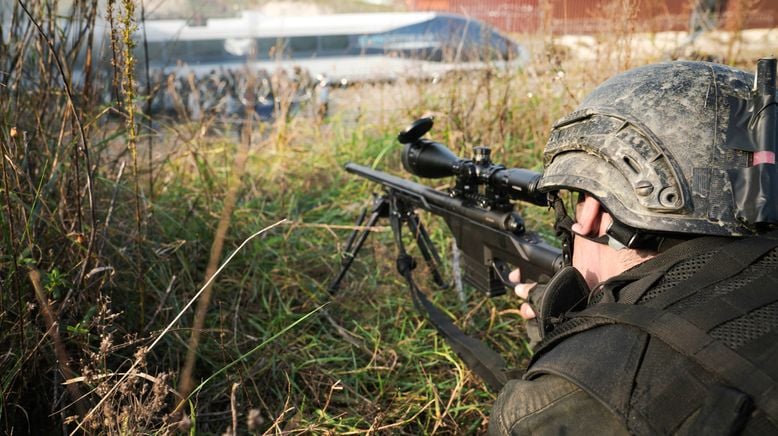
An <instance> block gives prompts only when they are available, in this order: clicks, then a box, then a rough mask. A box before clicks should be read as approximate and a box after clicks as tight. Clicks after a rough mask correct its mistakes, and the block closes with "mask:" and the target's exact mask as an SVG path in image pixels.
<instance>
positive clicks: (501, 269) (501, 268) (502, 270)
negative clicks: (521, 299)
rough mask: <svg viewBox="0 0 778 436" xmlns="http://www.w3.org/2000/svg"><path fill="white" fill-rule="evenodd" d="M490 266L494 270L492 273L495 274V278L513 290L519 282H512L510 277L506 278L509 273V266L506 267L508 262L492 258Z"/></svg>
mask: <svg viewBox="0 0 778 436" xmlns="http://www.w3.org/2000/svg"><path fill="white" fill-rule="evenodd" d="M490 266H491V267H492V270H494V273H495V274H496V275H497V278H498V279H500V281H501V282H502V284H503V285H505V286H506V287H508V288H510V289H511V290H513V289H514V288H515V287H516V286H517V285H518V284H519V283H520V282H512V281H510V279H508V275H509V274H510V268H509V267H508V264H507V263H505V262H503V261H501V260H494V259H492V263H491V265H490Z"/></svg>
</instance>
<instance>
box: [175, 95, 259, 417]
mask: <svg viewBox="0 0 778 436" xmlns="http://www.w3.org/2000/svg"><path fill="white" fill-rule="evenodd" d="M251 88H252V86H251V82H250V86H249V89H251ZM253 118H254V117H253V114H249V115H248V116H247V117H246V119H245V121H244V123H243V126H242V128H241V142H240V145H239V146H238V152H237V154H236V155H235V161H234V163H233V166H232V174H231V177H230V181H229V184H228V186H229V189H228V191H227V195H226V197H225V199H224V206H223V209H222V213H221V217H220V218H219V224H218V225H217V227H216V233H215V234H214V239H213V243H212V245H211V252H210V257H209V259H208V266H207V268H206V270H205V280H206V281H207V282H209V283H210V279H211V277H212V276H213V275H214V274H215V272H216V268H217V266H218V265H219V260H220V259H221V255H222V251H223V249H224V240H225V238H226V237H227V231H228V230H229V227H230V222H231V221H232V213H233V210H234V209H235V203H236V201H237V197H238V191H239V190H240V188H241V186H242V184H241V178H242V177H243V172H244V170H245V168H246V160H247V159H248V155H249V150H250V149H251V141H252V130H253ZM212 289H213V288H212V287H211V285H207V286H205V290H204V292H203V295H202V298H200V301H198V303H197V311H196V313H195V318H194V323H193V325H192V335H191V336H190V338H189V345H188V349H187V354H186V360H185V361H184V368H183V370H182V372H181V383H180V385H179V391H180V392H181V393H182V394H183V395H184V396H185V397H188V396H189V394H190V393H191V392H192V389H193V388H194V379H193V374H194V369H195V360H196V358H197V348H198V346H199V345H200V335H201V333H202V330H203V327H204V326H205V317H206V316H207V314H208V309H209V306H210V302H211V293H212ZM183 405H184V402H181V403H180V404H179V405H178V406H177V407H176V409H180V408H181V407H182V406H183Z"/></svg>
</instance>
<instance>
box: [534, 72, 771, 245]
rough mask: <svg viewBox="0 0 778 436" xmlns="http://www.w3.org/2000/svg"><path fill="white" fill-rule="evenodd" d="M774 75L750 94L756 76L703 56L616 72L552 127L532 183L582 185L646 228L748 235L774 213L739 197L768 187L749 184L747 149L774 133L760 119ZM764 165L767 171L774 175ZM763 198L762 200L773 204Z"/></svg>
mask: <svg viewBox="0 0 778 436" xmlns="http://www.w3.org/2000/svg"><path fill="white" fill-rule="evenodd" d="M760 62H762V61H761V60H760ZM772 62H773V64H772V65H773V71H774V68H775V67H774V65H775V60H774V59H772ZM760 65H761V64H760ZM760 68H761V67H760ZM760 71H761V70H760ZM760 77H761V76H760ZM772 77H773V78H772V88H771V91H767V94H769V95H768V96H767V97H765V98H761V97H759V96H757V93H756V91H752V87H753V86H754V75H752V74H748V73H746V72H744V71H741V70H737V69H734V68H730V67H727V66H723V65H718V64H713V63H707V62H672V63H663V64H655V65H649V66H645V67H640V68H636V69H633V70H630V71H627V72H625V73H622V74H619V75H617V76H614V77H613V78H611V79H609V80H607V81H606V82H604V83H602V84H601V85H600V86H599V87H597V88H596V89H595V90H594V91H593V92H592V93H591V94H590V95H589V96H587V97H586V98H585V100H584V101H583V103H581V105H580V106H579V107H578V108H577V109H576V110H575V111H574V112H573V113H571V114H570V115H568V116H566V117H564V118H563V119H561V120H559V121H558V122H557V123H556V124H555V125H554V127H553V130H552V132H551V136H550V138H549V140H548V143H547V145H546V148H545V151H544V166H545V170H544V174H543V177H542V179H541V180H540V182H539V185H538V187H539V188H540V189H541V190H543V191H557V190H560V189H569V190H575V191H585V192H587V193H589V194H591V195H593V196H594V197H595V198H597V199H598V200H599V201H600V203H601V204H602V205H603V207H604V208H605V209H606V210H607V211H608V212H610V214H611V215H612V216H613V218H614V220H616V221H617V222H620V223H622V224H624V225H626V226H629V227H632V228H634V229H639V230H641V231H643V232H650V233H655V234H665V233H671V234H676V235H677V234H687V235H688V234H708V235H742V234H749V233H753V231H754V230H755V229H756V228H757V227H756V224H761V223H764V222H765V220H767V221H770V220H775V218H776V216H775V215H776V214H778V213H776V212H775V211H772V212H771V210H774V209H775V208H776V206H774V205H771V204H767V205H766V206H765V205H762V206H764V207H763V208H762V209H764V208H765V207H766V208H767V209H771V210H768V211H767V212H765V211H764V210H761V211H756V214H757V215H758V216H754V213H755V212H754V210H753V208H751V210H749V206H748V204H750V203H749V201H750V200H749V199H745V200H744V198H743V197H747V196H748V195H754V194H753V191H754V189H756V190H757V191H758V190H759V189H762V191H769V189H770V188H769V186H761V185H760V186H756V188H755V184H758V183H757V182H754V180H753V178H754V176H753V175H751V174H750V173H748V172H749V171H751V172H753V171H752V168H751V167H753V166H754V163H755V161H754V158H753V156H754V155H755V154H754V152H755V151H757V149H758V148H759V147H762V148H764V144H762V145H761V146H760V144H758V142H759V140H758V138H757V139H755V138H756V137H758V136H759V135H758V134H755V133H754V132H756V133H759V131H760V129H761V131H764V130H767V131H768V133H769V132H773V133H772V135H773V138H774V137H775V131H776V129H775V126H776V120H775V117H773V118H772V121H770V119H767V120H766V121H765V117H764V116H763V115H764V114H762V112H764V111H763V110H761V109H764V108H765V107H772V109H771V110H773V111H775V87H774V84H775V78H774V73H773V76H772ZM767 94H764V93H763V96H764V95H767ZM760 98H761V99H760ZM770 102H772V103H770ZM765 105H766V106H765ZM755 125H756V126H755ZM760 126H761V127H760ZM755 129H756V130H755ZM763 133H764V132H763ZM762 136H770V135H769V134H768V135H762ZM762 142H764V141H762ZM768 145H769V144H768ZM774 146H775V144H772V147H774ZM772 150H774V149H772ZM771 167H772V168H768V169H767V170H766V171H767V172H768V173H774V172H775V165H771ZM744 172H745V173H748V174H745V175H744V174H743V173H744ZM768 178H769V175H768ZM776 181H778V178H776V177H772V182H771V183H772V184H775V182H776ZM744 185H746V186H745V187H744ZM766 185H770V183H767V184H766ZM762 194H764V192H762ZM767 194H769V195H768V197H769V198H770V199H772V200H771V201H769V203H773V204H774V203H778V201H775V198H774V197H772V194H771V193H770V192H767ZM756 195H757V196H758V195H759V193H758V192H757V194H756ZM757 203H759V201H757ZM759 213H761V215H759ZM625 245H626V244H625Z"/></svg>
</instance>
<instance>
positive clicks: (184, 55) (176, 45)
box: [162, 41, 190, 65]
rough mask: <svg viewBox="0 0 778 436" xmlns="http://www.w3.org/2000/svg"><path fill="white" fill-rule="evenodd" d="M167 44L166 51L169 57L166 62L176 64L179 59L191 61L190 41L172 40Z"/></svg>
mask: <svg viewBox="0 0 778 436" xmlns="http://www.w3.org/2000/svg"><path fill="white" fill-rule="evenodd" d="M162 44H165V51H166V53H167V58H166V59H165V60H164V61H165V63H166V64H173V65H174V64H176V63H177V62H178V61H182V62H189V61H190V56H189V43H188V42H186V41H170V42H167V43H162Z"/></svg>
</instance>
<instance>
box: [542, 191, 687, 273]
mask: <svg viewBox="0 0 778 436" xmlns="http://www.w3.org/2000/svg"><path fill="white" fill-rule="evenodd" d="M548 201H549V204H551V206H552V207H553V208H554V212H555V214H556V220H555V223H554V230H555V232H556V235H557V237H559V238H561V239H562V254H563V260H564V262H565V266H569V265H572V259H573V241H574V240H575V238H574V235H577V236H580V237H582V238H584V239H587V240H589V241H592V242H596V243H598V244H603V245H607V246H609V247H611V248H613V249H614V250H621V249H623V248H631V249H639V250H652V251H664V250H666V249H667V248H669V246H672V245H675V243H672V242H676V243H677V242H680V241H681V240H680V239H672V238H667V237H664V236H659V235H656V234H652V233H646V232H644V231H642V230H640V229H636V228H634V227H631V226H628V225H626V224H623V223H621V222H619V221H617V220H615V219H613V217H612V216H611V223H610V225H608V229H607V230H606V231H605V234H604V235H602V236H596V237H592V236H589V235H582V234H580V233H575V232H574V231H573V224H575V221H574V220H573V219H572V218H571V217H570V216H569V215H568V214H567V209H566V208H565V204H564V202H563V201H562V199H561V198H559V196H558V195H557V194H556V192H551V193H549V194H548Z"/></svg>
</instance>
